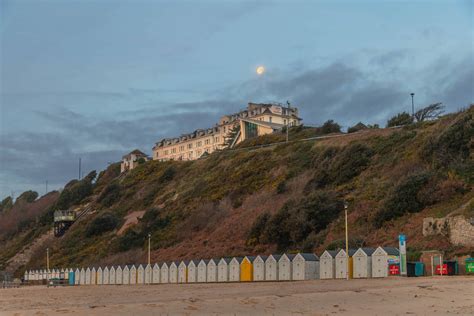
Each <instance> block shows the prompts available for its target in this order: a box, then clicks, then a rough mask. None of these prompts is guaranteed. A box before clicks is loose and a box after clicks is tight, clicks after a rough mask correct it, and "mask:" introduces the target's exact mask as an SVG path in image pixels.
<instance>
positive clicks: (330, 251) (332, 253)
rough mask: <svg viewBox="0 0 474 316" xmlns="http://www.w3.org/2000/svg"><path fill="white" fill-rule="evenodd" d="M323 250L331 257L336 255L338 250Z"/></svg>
mask: <svg viewBox="0 0 474 316" xmlns="http://www.w3.org/2000/svg"><path fill="white" fill-rule="evenodd" d="M324 252H327V253H328V254H329V255H330V256H331V257H333V258H334V257H336V255H337V253H338V252H339V251H338V250H325V251H324ZM324 252H323V253H324ZM321 256H322V254H321Z"/></svg>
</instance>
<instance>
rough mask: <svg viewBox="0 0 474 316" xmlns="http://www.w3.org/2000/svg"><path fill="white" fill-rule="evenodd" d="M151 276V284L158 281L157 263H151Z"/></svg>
mask: <svg viewBox="0 0 474 316" xmlns="http://www.w3.org/2000/svg"><path fill="white" fill-rule="evenodd" d="M151 276H152V278H151V280H152V281H151V282H152V283H153V284H158V283H160V276H161V275H160V266H159V265H158V263H155V264H154V265H153V271H152V273H151Z"/></svg>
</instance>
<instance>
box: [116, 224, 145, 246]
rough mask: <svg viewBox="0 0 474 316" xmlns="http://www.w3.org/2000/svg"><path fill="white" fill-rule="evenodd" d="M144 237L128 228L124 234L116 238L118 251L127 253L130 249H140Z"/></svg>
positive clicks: (142, 234)
mask: <svg viewBox="0 0 474 316" xmlns="http://www.w3.org/2000/svg"><path fill="white" fill-rule="evenodd" d="M145 241H146V236H145V234H144V233H142V232H139V231H135V230H134V229H133V228H129V229H128V230H127V231H126V232H125V234H123V235H122V236H121V237H119V238H118V250H120V251H127V250H130V249H132V248H136V247H140V246H143V245H144V244H145Z"/></svg>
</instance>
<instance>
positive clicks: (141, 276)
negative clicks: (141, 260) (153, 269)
mask: <svg viewBox="0 0 474 316" xmlns="http://www.w3.org/2000/svg"><path fill="white" fill-rule="evenodd" d="M137 284H145V268H144V267H143V265H139V266H138V269H137Z"/></svg>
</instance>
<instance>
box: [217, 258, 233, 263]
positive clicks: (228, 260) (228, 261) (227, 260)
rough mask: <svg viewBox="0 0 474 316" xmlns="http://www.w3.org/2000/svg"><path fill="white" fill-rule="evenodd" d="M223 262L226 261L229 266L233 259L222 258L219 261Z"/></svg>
mask: <svg viewBox="0 0 474 316" xmlns="http://www.w3.org/2000/svg"><path fill="white" fill-rule="evenodd" d="M221 260H224V262H225V263H227V264H229V263H230V262H231V261H232V258H221V259H220V260H219V262H220V261H221Z"/></svg>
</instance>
